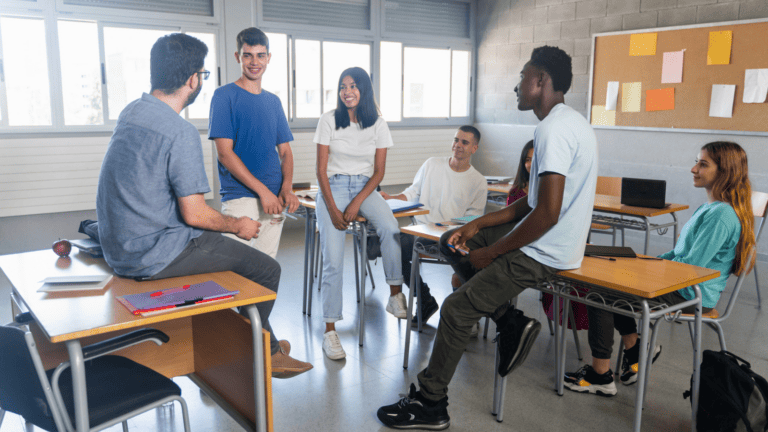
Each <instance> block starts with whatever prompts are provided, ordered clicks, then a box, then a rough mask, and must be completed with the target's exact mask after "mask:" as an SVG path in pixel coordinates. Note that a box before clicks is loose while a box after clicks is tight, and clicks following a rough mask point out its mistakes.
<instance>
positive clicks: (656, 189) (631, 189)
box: [621, 177, 667, 208]
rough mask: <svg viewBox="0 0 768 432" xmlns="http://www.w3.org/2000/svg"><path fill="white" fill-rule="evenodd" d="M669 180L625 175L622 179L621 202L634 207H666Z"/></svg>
mask: <svg viewBox="0 0 768 432" xmlns="http://www.w3.org/2000/svg"><path fill="white" fill-rule="evenodd" d="M666 192H667V182H666V181H664V180H648V179H636V178H628V177H624V178H622V179H621V203H622V204H625V205H629V206H634V207H650V208H664V207H666V206H667V203H666V201H665V198H666Z"/></svg>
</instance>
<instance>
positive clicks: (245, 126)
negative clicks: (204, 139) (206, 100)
mask: <svg viewBox="0 0 768 432" xmlns="http://www.w3.org/2000/svg"><path fill="white" fill-rule="evenodd" d="M215 138H228V139H231V140H232V141H234V151H235V154H236V155H237V157H239V158H240V160H242V161H243V164H245V166H246V167H247V168H248V170H249V171H250V172H251V174H253V176H254V177H256V179H257V180H259V181H260V182H262V183H264V186H266V187H267V188H268V189H269V190H270V191H271V192H272V193H273V194H275V195H277V194H278V193H280V187H281V186H282V184H283V171H282V169H281V166H280V156H279V155H278V153H277V147H276V146H277V145H279V144H282V143H285V142H289V141H293V134H291V129H289V128H288V121H287V120H286V119H285V113H283V106H282V105H281V104H280V98H278V97H277V96H275V95H274V94H272V93H270V92H268V91H266V90H262V91H261V93H260V94H253V93H251V92H249V91H247V90H244V89H242V88H240V87H239V86H238V85H237V84H235V83H230V84H227V85H225V86H222V87H219V88H218V89H216V91H215V92H214V93H213V98H212V99H211V114H210V124H209V127H208V139H215ZM219 181H220V183H221V191H220V192H221V201H222V202H223V201H229V200H232V199H237V198H245V197H248V198H258V195H257V194H256V193H255V192H254V191H252V190H250V189H248V188H247V187H246V186H245V185H244V184H243V183H241V182H240V181H239V180H237V179H236V178H235V176H233V175H232V174H231V173H230V172H229V170H228V169H227V168H225V167H224V165H222V164H221V162H219Z"/></svg>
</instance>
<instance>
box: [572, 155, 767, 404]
mask: <svg viewBox="0 0 768 432" xmlns="http://www.w3.org/2000/svg"><path fill="white" fill-rule="evenodd" d="M691 173H692V174H693V186H694V187H697V188H703V189H704V190H705V191H706V192H707V202H706V203H704V204H703V205H702V206H700V207H699V208H698V209H696V211H695V212H694V213H693V216H692V217H691V219H690V220H689V221H688V222H687V223H686V224H685V226H684V227H683V230H682V232H681V233H680V238H679V239H678V241H677V244H676V246H675V248H674V249H673V250H671V251H669V252H667V253H665V254H662V255H660V256H659V257H660V258H663V259H667V260H671V261H677V262H682V263H686V264H692V265H696V266H699V267H706V268H710V269H713V270H718V271H720V276H719V277H718V278H716V279H712V280H709V281H707V282H703V283H701V284H699V288H700V289H701V295H702V309H703V311H704V312H709V311H710V310H711V309H712V308H714V307H715V306H716V305H717V301H718V300H719V299H720V293H722V292H723V290H724V289H725V284H726V282H727V280H728V276H729V275H730V274H731V273H734V274H739V273H741V272H742V270H744V268H745V267H751V266H752V265H753V263H754V258H753V260H752V262H750V263H747V262H745V261H746V259H747V254H748V253H749V250H750V249H751V248H752V247H753V246H754V244H755V233H754V217H753V214H752V204H751V202H752V201H751V198H752V188H751V185H750V182H749V176H748V173H749V170H748V166H747V154H746V153H745V152H744V150H743V149H742V148H741V147H740V146H739V145H738V144H735V143H730V142H713V143H709V144H707V145H705V146H704V147H702V148H701V152H699V155H698V157H697V159H696V165H694V166H693V168H691ZM695 297H696V296H695V294H694V290H693V288H692V287H687V288H683V289H681V290H678V291H676V292H673V293H670V294H665V295H663V296H661V297H659V298H657V300H660V301H662V302H664V303H666V304H667V305H670V306H672V305H676V304H680V303H682V302H685V301H687V300H693V299H694V298H695ZM587 309H588V310H589V347H590V348H591V349H592V365H591V366H590V365H584V366H583V367H582V368H581V369H579V370H578V371H576V372H571V373H566V374H565V386H566V387H567V388H568V389H570V390H573V391H576V392H580V393H591V394H599V395H601V396H613V395H615V394H616V384H615V383H614V382H613V372H612V371H611V370H610V361H611V352H612V349H613V329H614V328H615V329H617V330H618V331H619V334H620V335H621V337H622V340H623V341H624V346H625V347H627V348H626V349H625V350H624V362H623V363H622V366H621V382H622V383H623V384H625V385H629V384H633V383H635V382H637V368H638V365H637V363H638V360H639V357H640V349H639V344H638V343H637V323H635V320H634V319H633V318H631V317H627V316H624V315H618V314H613V313H611V312H607V311H604V310H601V309H595V308H591V307H588V308H587ZM683 312H684V313H691V314H692V313H694V312H695V311H694V307H692V306H691V307H688V308H685V309H683ZM660 353H661V347H660V346H657V347H655V349H654V352H653V354H652V359H653V361H655V360H656V358H658V356H659V354H660Z"/></svg>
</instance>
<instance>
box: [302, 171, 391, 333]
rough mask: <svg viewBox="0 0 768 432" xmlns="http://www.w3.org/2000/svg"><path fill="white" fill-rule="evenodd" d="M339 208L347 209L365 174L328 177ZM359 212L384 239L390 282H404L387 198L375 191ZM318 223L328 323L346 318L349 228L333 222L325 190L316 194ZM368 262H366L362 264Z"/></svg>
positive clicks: (324, 318)
mask: <svg viewBox="0 0 768 432" xmlns="http://www.w3.org/2000/svg"><path fill="white" fill-rule="evenodd" d="M328 180H329V182H330V184H331V193H332V194H333V200H334V201H335V202H336V208H338V209H339V210H341V212H342V213H343V212H344V209H346V208H347V206H348V205H349V203H350V202H352V199H353V198H355V197H356V196H357V194H358V193H360V191H361V190H362V189H363V187H364V186H365V184H366V183H367V182H368V177H366V176H363V175H357V176H347V175H341V174H336V175H334V176H331V178H329V179H328ZM360 215H361V216H363V217H364V218H366V219H368V222H369V223H371V224H373V227H374V228H375V229H376V234H377V235H378V236H379V239H380V240H381V255H382V261H384V275H385V276H386V279H387V283H388V284H390V285H402V284H403V273H402V268H401V263H400V227H399V226H398V224H397V220H395V217H394V216H393V215H392V210H390V208H389V206H388V205H387V203H386V201H384V198H382V197H381V195H380V194H379V193H378V192H376V191H374V192H373V193H372V194H370V195H369V196H368V198H366V199H365V201H363V204H362V205H361V206H360ZM317 226H318V228H319V229H320V247H321V248H322V251H323V281H322V283H321V290H320V296H321V298H322V300H323V321H325V322H327V323H332V322H336V321H339V320H342V319H344V317H343V316H342V314H341V310H342V305H343V302H342V300H343V299H342V292H341V288H342V286H343V280H342V275H343V272H344V240H345V238H346V231H340V230H337V229H336V227H334V226H333V222H331V215H330V213H328V207H327V206H326V204H325V199H323V196H322V193H318V194H317ZM363 265H365V264H363Z"/></svg>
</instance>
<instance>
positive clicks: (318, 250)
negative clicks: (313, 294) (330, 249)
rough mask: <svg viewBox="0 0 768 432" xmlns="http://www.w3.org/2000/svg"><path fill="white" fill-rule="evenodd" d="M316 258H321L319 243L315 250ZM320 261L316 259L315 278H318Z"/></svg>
mask: <svg viewBox="0 0 768 432" xmlns="http://www.w3.org/2000/svg"><path fill="white" fill-rule="evenodd" d="M312 235H314V234H312ZM315 256H316V257H319V256H320V242H317V247H316V248H315ZM318 261H319V260H318V259H315V278H317V268H318Z"/></svg>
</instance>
